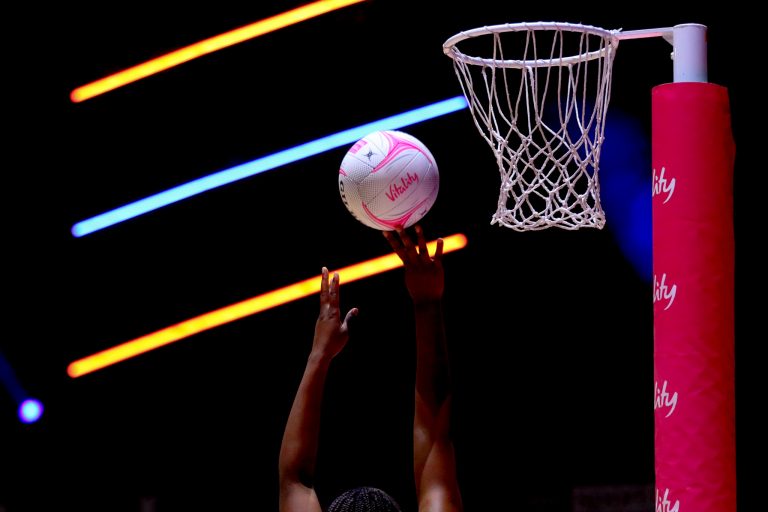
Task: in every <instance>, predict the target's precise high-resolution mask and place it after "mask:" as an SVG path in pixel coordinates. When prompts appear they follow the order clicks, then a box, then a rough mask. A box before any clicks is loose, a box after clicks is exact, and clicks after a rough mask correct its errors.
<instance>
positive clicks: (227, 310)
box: [67, 233, 467, 378]
mask: <svg viewBox="0 0 768 512" xmlns="http://www.w3.org/2000/svg"><path fill="white" fill-rule="evenodd" d="M436 243H437V242H436V241H432V242H429V244H427V247H428V249H429V251H430V253H431V254H434V251H435V245H436ZM466 245H467V237H466V236H464V235H463V234H461V233H459V234H455V235H451V236H449V237H446V238H443V252H444V253H448V252H452V251H456V250H459V249H462V248H464V247H465V246H466ZM402 264H403V263H402V262H401V261H400V258H399V257H398V256H397V255H396V254H395V253H391V254H388V255H386V256H379V257H378V258H373V259H370V260H368V261H363V262H361V263H356V264H354V265H350V266H348V267H344V268H342V269H340V270H337V271H336V272H338V273H339V282H340V283H341V284H346V283H351V282H352V281H357V280H358V279H363V278H366V277H370V276H372V275H374V274H379V273H381V272H386V271H387V270H392V269H394V268H397V267H400V266H402ZM319 281H320V276H319V275H318V276H316V277H312V278H310V279H305V280H304V281H299V282H298V283H295V284H292V285H289V286H285V287H283V288H278V289H277V290H274V291H271V292H267V293H265V294H262V295H257V296H256V297H253V298H251V299H247V300H244V301H242V302H237V303H235V304H232V305H230V306H226V307H223V308H220V309H216V310H214V311H211V312H209V313H205V314H203V315H200V316H197V317H194V318H190V319H189V320H185V321H183V322H180V323H178V324H176V325H172V326H170V327H166V328H165V329H160V330H159V331H155V332H153V333H150V334H146V335H144V336H141V337H139V338H136V339H134V340H131V341H126V342H125V343H122V344H120V345H116V346H114V347H112V348H108V349H106V350H103V351H101V352H97V353H95V354H93V355H90V356H87V357H84V358H82V359H78V360H77V361H74V362H73V363H70V365H69V366H68V367H67V373H68V374H69V376H70V377H73V378H74V377H80V376H81V375H85V374H87V373H91V372H94V371H96V370H100V369H102V368H104V367H106V366H110V365H113V364H116V363H119V362H120V361H124V360H126V359H129V358H131V357H136V356H138V355H139V354H143V353H144V352H149V351H150V350H154V349H156V348H159V347H162V346H164V345H168V344H170V343H173V342H174V341H179V340H180V339H182V338H186V337H188V336H192V335H193V334H197V333H199V332H202V331H205V330H208V329H212V328H214V327H218V326H219V325H222V324H225V323H228V322H233V321H235V320H239V319H240V318H243V317H246V316H249V315H253V314H255V313H260V312H261V311H265V310H267V309H270V308H273V307H275V306H279V305H281V304H285V303H286V302H290V301H293V300H297V299H301V298H304V297H307V296H308V295H312V294H313V293H318V292H319V291H320V285H319V284H318V283H319Z"/></svg>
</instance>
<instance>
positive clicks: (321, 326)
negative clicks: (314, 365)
mask: <svg viewBox="0 0 768 512" xmlns="http://www.w3.org/2000/svg"><path fill="white" fill-rule="evenodd" d="M357 313H358V309H357V308H352V309H350V310H349V311H348V312H347V314H346V315H345V316H344V320H343V321H342V320H341V313H340V310H339V274H338V273H337V272H334V273H333V277H331V278H329V276H328V269H327V268H326V267H323V275H322V279H321V281H320V314H319V315H318V317H317V323H316V324H315V339H314V341H313V342H312V352H314V353H316V354H318V355H321V356H324V357H328V358H333V357H335V356H336V355H337V354H338V353H339V352H341V350H342V349H343V348H344V346H345V345H346V344H347V340H348V339H349V319H350V318H352V317H353V316H355V315H357Z"/></svg>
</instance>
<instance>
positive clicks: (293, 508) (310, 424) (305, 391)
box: [279, 267, 357, 512]
mask: <svg viewBox="0 0 768 512" xmlns="http://www.w3.org/2000/svg"><path fill="white" fill-rule="evenodd" d="M356 314H357V308H352V309H351V310H349V312H348V313H347V314H346V316H345V317H344V320H343V321H342V320H341V315H340V311H339V275H338V274H337V273H335V272H334V274H333V277H332V278H330V279H329V277H328V269H327V268H325V267H323V275H322V280H321V282H320V314H319V315H318V317H317V323H316V324H315V336H314V339H313V341H312V351H311V353H310V354H309V359H308V360H307V366H306V368H305V370H304V375H303V376H302V379H301V383H300V384H299V389H298V391H297V392H296V397H295V398H294V401H293V406H292V407H291V412H290V414H289V415H288V421H287V423H286V425H285V432H284V433H283V441H282V445H281V447H280V461H279V477H280V512H320V510H321V509H320V502H319V500H318V499H317V494H316V493H315V489H314V476H315V461H316V459H317V447H318V438H319V434H320V411H321V405H322V401H323V389H324V388H325V378H326V376H327V374H328V367H329V366H330V364H331V360H332V359H333V358H334V357H335V356H336V355H337V354H338V353H339V352H341V350H342V349H343V348H344V346H345V345H346V343H347V340H348V339H349V332H348V328H347V326H348V322H349V319H350V318H351V317H352V316H354V315H356Z"/></svg>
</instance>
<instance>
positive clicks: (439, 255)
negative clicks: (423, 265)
mask: <svg viewBox="0 0 768 512" xmlns="http://www.w3.org/2000/svg"><path fill="white" fill-rule="evenodd" d="M434 259H435V261H442V259H443V239H442V238H438V239H437V247H435V256H434Z"/></svg>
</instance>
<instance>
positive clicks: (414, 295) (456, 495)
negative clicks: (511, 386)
mask: <svg viewBox="0 0 768 512" xmlns="http://www.w3.org/2000/svg"><path fill="white" fill-rule="evenodd" d="M415 231H416V241H415V242H414V241H413V240H412V239H411V237H410V236H409V235H408V234H407V233H406V232H405V231H404V230H402V229H398V230H396V231H394V232H392V231H384V232H383V233H384V236H385V237H386V239H387V241H388V242H389V244H390V245H391V246H392V249H393V250H394V251H395V252H396V253H397V255H398V256H399V257H400V259H401V260H402V261H403V264H404V266H405V284H406V288H407V289H408V293H409V294H410V296H411V299H412V301H413V306H414V314H415V320H416V386H415V408H414V421H413V452H414V453H413V456H414V459H413V468H414V477H415V481H416V493H417V497H418V503H419V512H461V511H462V510H463V506H462V501H461V493H460V491H459V485H458V481H457V477H456V457H455V453H454V448H453V441H452V439H451V435H450V418H451V396H452V395H451V378H450V371H449V363H448V351H447V345H446V338H445V324H444V319H443V308H442V298H443V290H444V287H445V281H444V274H443V265H442V256H443V241H442V239H438V240H437V248H436V250H435V254H434V256H433V257H430V255H429V252H428V250H427V244H426V241H425V239H424V233H423V231H422V229H421V226H419V225H417V226H415Z"/></svg>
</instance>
